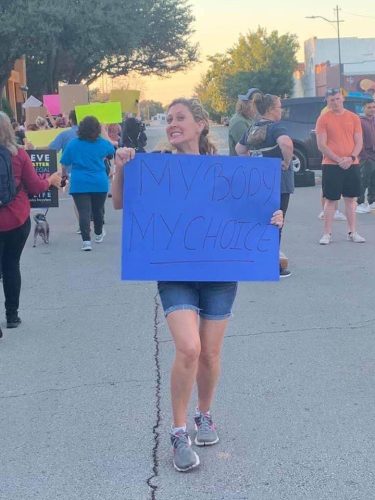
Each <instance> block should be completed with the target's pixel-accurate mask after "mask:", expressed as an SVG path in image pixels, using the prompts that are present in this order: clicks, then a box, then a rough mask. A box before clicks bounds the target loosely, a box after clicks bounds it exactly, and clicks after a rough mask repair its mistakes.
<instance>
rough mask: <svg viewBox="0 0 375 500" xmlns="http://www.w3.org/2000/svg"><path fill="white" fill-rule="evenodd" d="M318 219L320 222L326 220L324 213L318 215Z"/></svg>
mask: <svg viewBox="0 0 375 500" xmlns="http://www.w3.org/2000/svg"><path fill="white" fill-rule="evenodd" d="M318 219H320V220H324V212H323V211H322V212H320V214H319V215H318Z"/></svg>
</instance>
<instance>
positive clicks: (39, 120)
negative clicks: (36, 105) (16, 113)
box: [35, 116, 49, 129]
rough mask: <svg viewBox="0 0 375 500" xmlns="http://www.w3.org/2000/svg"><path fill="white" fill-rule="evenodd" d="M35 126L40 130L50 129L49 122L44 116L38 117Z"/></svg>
mask: <svg viewBox="0 0 375 500" xmlns="http://www.w3.org/2000/svg"><path fill="white" fill-rule="evenodd" d="M35 125H36V126H37V127H38V128H39V129H47V128H49V126H48V122H47V120H46V119H45V118H43V116H38V117H37V119H36V120H35Z"/></svg>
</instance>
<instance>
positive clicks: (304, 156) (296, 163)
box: [282, 96, 372, 172]
mask: <svg viewBox="0 0 375 500" xmlns="http://www.w3.org/2000/svg"><path fill="white" fill-rule="evenodd" d="M371 100H372V98H371V97H370V96H369V97H366V96H363V97H356V96H347V97H346V98H345V102H344V106H345V108H346V109H348V110H349V111H353V112H354V113H357V114H358V115H361V114H363V105H364V104H365V103H366V102H368V101H371ZM325 106H326V101H325V98H324V97H300V98H291V99H283V100H282V107H283V117H282V122H283V124H284V126H285V127H286V129H287V130H288V134H289V136H290V137H291V139H292V140H293V144H294V158H293V168H294V171H295V172H303V171H304V170H307V169H319V168H321V161H322V154H321V153H320V151H319V150H318V146H317V143H316V134H315V124H316V120H317V119H318V117H319V115H320V113H321V112H322V109H323V108H324V107H325Z"/></svg>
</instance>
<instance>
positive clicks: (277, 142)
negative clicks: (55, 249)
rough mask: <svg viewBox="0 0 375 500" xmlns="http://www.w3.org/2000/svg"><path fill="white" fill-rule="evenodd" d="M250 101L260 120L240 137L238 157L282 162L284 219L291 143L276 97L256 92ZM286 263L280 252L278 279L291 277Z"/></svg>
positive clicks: (291, 189)
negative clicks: (281, 122) (282, 122)
mask: <svg viewBox="0 0 375 500" xmlns="http://www.w3.org/2000/svg"><path fill="white" fill-rule="evenodd" d="M253 102H254V106H255V108H256V110H257V112H258V114H259V118H258V119H257V120H256V121H255V122H254V124H253V125H252V126H251V127H250V128H249V130H247V131H246V132H245V133H244V134H243V136H242V138H241V140H240V142H239V143H238V144H237V145H236V152H237V154H238V155H239V156H242V155H250V156H264V157H266V158H280V159H281V188H280V192H281V197H280V208H281V210H282V212H283V215H284V218H285V215H286V212H287V210H288V206H289V200H290V195H291V194H292V193H293V192H294V172H293V167H292V164H291V160H292V157H293V141H292V139H291V138H290V137H289V136H288V134H287V131H286V128H285V127H284V126H283V125H281V124H280V120H281V101H280V98H279V97H278V96H275V95H271V94H260V93H258V94H255V95H254V98H253ZM280 241H281V229H280ZM285 263H287V258H286V257H285V255H284V254H283V253H282V252H280V278H287V277H288V276H291V274H292V273H291V272H290V271H289V270H288V269H287V268H286V267H285Z"/></svg>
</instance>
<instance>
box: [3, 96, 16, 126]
mask: <svg viewBox="0 0 375 500" xmlns="http://www.w3.org/2000/svg"><path fill="white" fill-rule="evenodd" d="M0 109H1V111H4V113H6V114H7V115H8V116H9V118H10V119H11V120H12V119H13V118H14V115H13V111H12V108H11V107H10V104H9V101H8V99H6V98H5V97H3V98H2V99H1V106H0Z"/></svg>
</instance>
